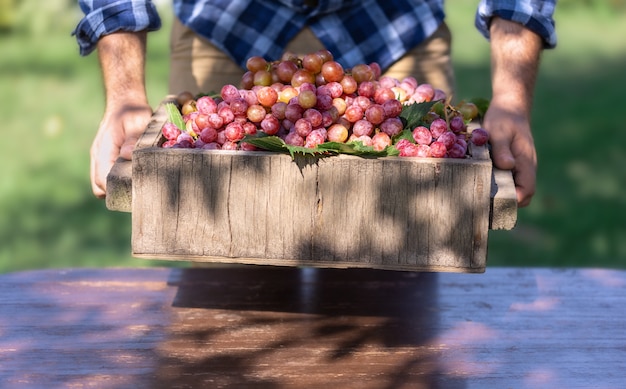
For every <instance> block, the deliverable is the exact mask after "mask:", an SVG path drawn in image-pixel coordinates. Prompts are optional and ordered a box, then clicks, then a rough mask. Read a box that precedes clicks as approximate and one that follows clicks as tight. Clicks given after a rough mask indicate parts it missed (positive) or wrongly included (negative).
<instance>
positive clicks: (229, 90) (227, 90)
mask: <svg viewBox="0 0 626 389" xmlns="http://www.w3.org/2000/svg"><path fill="white" fill-rule="evenodd" d="M220 96H221V97H222V100H224V101H225V102H227V103H230V102H231V101H232V100H234V99H238V98H240V97H241V95H240V94H239V88H237V87H236V86H234V85H232V84H226V85H224V86H223V87H222V90H221V92H220Z"/></svg>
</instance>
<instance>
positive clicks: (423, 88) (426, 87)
mask: <svg viewBox="0 0 626 389" xmlns="http://www.w3.org/2000/svg"><path fill="white" fill-rule="evenodd" d="M434 96H435V88H433V86H432V85H430V84H419V85H418V86H417V88H415V92H414V93H413V95H411V99H412V100H413V101H414V102H416V103H423V102H428V101H432V99H433V97H434Z"/></svg>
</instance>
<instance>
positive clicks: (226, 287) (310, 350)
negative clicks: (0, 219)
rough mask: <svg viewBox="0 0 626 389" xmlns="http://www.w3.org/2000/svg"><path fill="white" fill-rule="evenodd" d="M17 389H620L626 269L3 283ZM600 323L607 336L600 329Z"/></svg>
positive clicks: (100, 275) (3, 380)
mask: <svg viewBox="0 0 626 389" xmlns="http://www.w3.org/2000/svg"><path fill="white" fill-rule="evenodd" d="M0 301H2V304H0V332H1V334H2V336H0V387H2V388H67V387H80V388H86V387H98V388H120V387H124V388H171V387H188V388H205V387H211V388H213V387H220V388H246V387H254V388H257V387H258V388H285V389H290V388H303V387H306V388H319V387H329V388H347V389H351V388H358V389H361V388H365V389H370V388H372V389H374V388H376V389H378V388H465V389H478V388H480V389H491V388H498V389H500V388H533V389H534V388H573V389H582V388H585V389H586V388H590V387H593V388H621V387H623V383H624V371H625V369H626V332H625V331H624V323H625V322H626V311H625V310H624V309H622V307H623V306H624V305H626V272H624V271H616V270H606V269H520V268H490V269H489V270H488V271H487V272H485V273H484V274H480V275H468V274H451V273H439V274H434V273H413V272H386V271H374V270H370V269H350V270H336V269H311V268H293V267H290V268H281V267H261V266H245V267H225V268H219V267H213V268H188V269H163V268H150V269H60V270H37V271H27V272H18V273H12V274H2V275H0ZM590 329H593V331H590Z"/></svg>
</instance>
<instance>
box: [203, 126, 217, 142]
mask: <svg viewBox="0 0 626 389" xmlns="http://www.w3.org/2000/svg"><path fill="white" fill-rule="evenodd" d="M200 139H201V140H202V142H204V143H211V142H215V141H216V140H217V130H216V129H215V128H212V127H206V128H204V129H203V130H202V131H201V132H200Z"/></svg>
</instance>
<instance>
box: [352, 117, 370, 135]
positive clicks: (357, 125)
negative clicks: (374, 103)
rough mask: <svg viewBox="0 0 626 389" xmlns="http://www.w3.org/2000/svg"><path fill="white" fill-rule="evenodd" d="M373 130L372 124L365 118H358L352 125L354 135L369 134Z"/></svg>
mask: <svg viewBox="0 0 626 389" xmlns="http://www.w3.org/2000/svg"><path fill="white" fill-rule="evenodd" d="M373 132H374V125H373V124H372V123H371V122H370V121H368V120H365V119H360V120H357V121H356V122H354V124H353V125H352V133H353V134H354V135H356V136H363V135H367V136H371V135H372V133H373Z"/></svg>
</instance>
